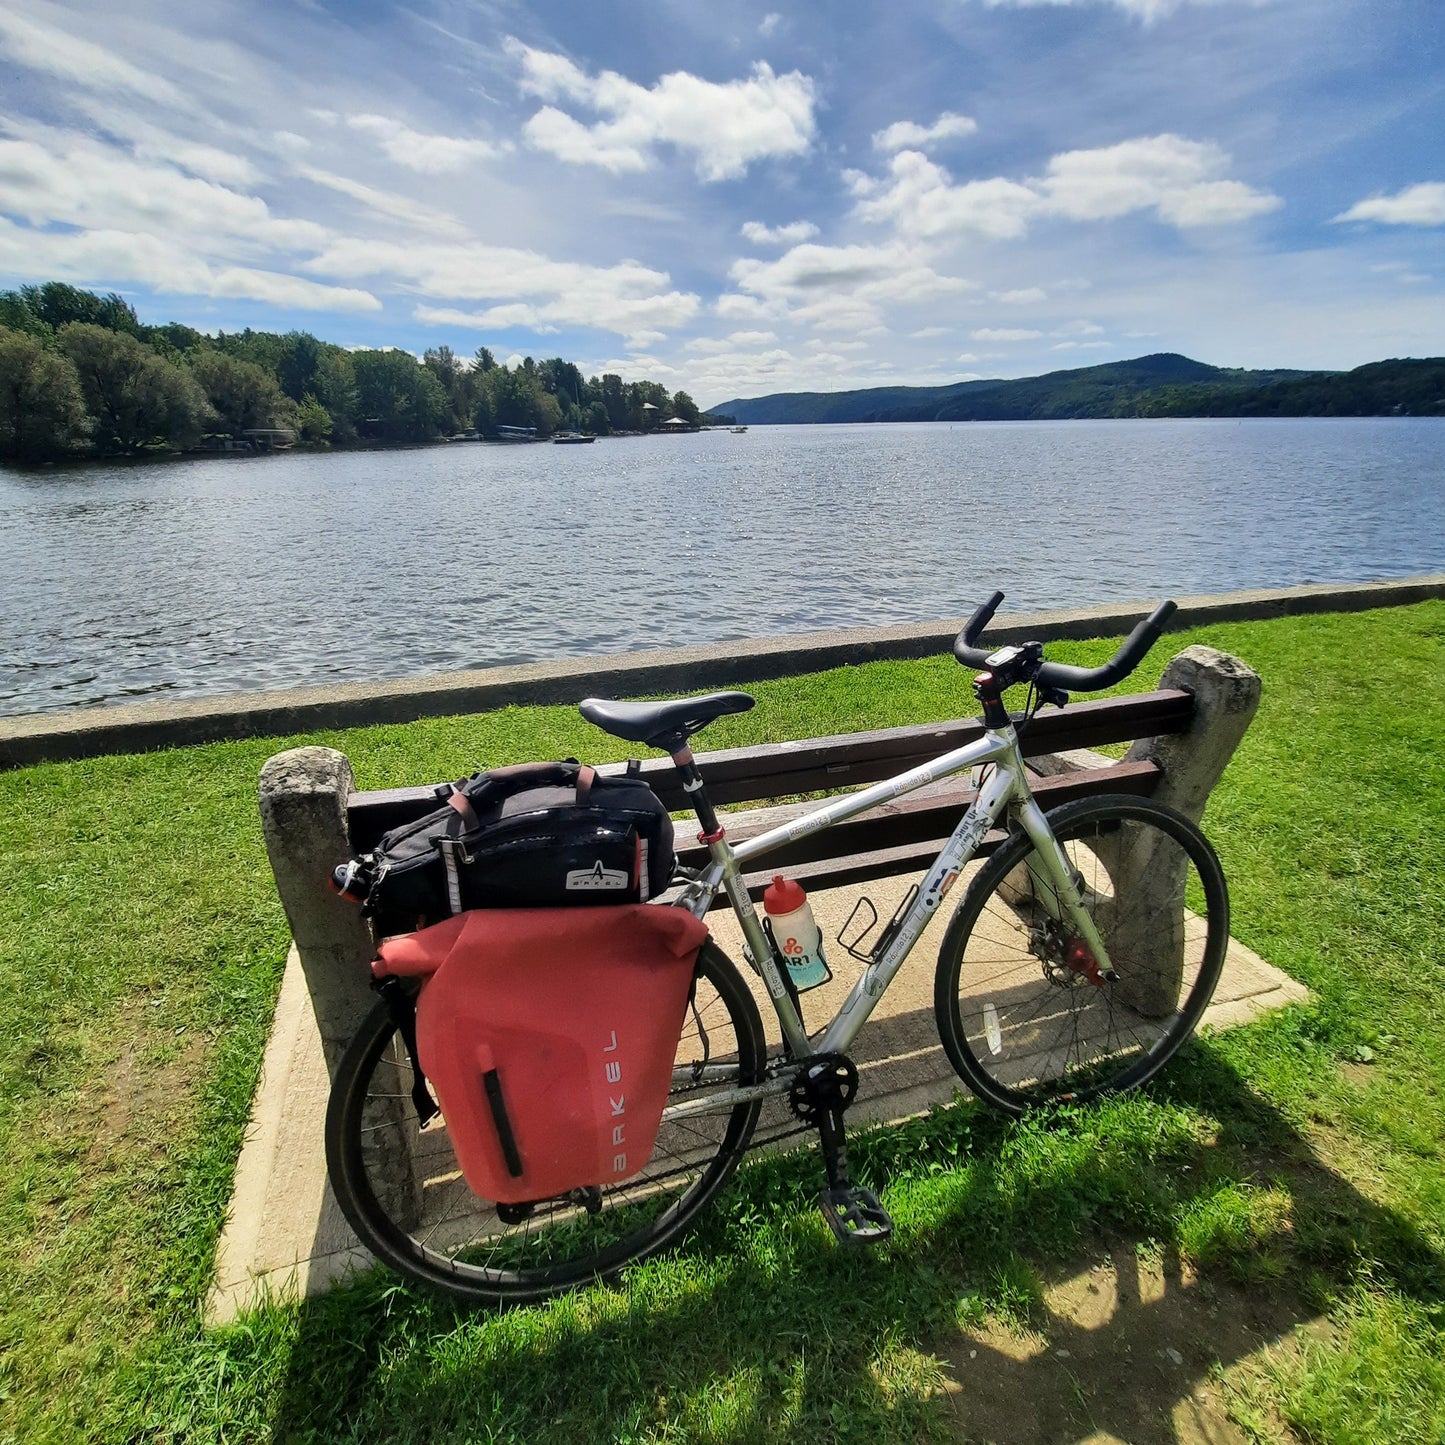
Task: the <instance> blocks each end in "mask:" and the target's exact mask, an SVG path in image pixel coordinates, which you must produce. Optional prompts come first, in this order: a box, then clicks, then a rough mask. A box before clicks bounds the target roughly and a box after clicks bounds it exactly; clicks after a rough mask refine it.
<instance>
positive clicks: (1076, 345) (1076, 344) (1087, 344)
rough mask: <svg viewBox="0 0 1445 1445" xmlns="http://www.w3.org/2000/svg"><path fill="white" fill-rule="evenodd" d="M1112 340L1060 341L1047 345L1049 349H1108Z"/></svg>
mask: <svg viewBox="0 0 1445 1445" xmlns="http://www.w3.org/2000/svg"><path fill="white" fill-rule="evenodd" d="M1112 344H1113V343H1112V342H1108V341H1060V342H1058V343H1057V344H1055V345H1054V346H1051V347H1049V350H1050V351H1098V350H1105V351H1107V350H1109V349H1110V347H1111V346H1112Z"/></svg>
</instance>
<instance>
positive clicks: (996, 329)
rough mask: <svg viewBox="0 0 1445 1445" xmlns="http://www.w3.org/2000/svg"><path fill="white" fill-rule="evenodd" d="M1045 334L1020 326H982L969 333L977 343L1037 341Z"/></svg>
mask: <svg viewBox="0 0 1445 1445" xmlns="http://www.w3.org/2000/svg"><path fill="white" fill-rule="evenodd" d="M1043 334H1044V333H1043V332H1042V331H1030V330H1028V329H1027V328H1025V327H1018V326H981V327H980V328H979V329H978V330H977V331H971V332H970V333H969V335H970V336H972V337H973V339H974V340H975V341H1037V340H1038V339H1039V337H1041V336H1042V335H1043Z"/></svg>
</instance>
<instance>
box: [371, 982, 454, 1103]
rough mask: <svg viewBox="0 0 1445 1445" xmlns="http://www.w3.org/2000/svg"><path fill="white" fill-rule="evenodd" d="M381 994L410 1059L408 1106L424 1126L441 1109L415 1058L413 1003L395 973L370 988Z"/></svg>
mask: <svg viewBox="0 0 1445 1445" xmlns="http://www.w3.org/2000/svg"><path fill="white" fill-rule="evenodd" d="M372 987H373V988H375V989H376V991H377V993H379V994H380V995H381V1001H382V1002H383V1003H384V1004H385V1005H386V1011H387V1013H389V1014H390V1015H391V1021H392V1023H393V1024H395V1025H396V1031H397V1033H399V1034H400V1035H401V1041H402V1043H404V1044H405V1045H406V1056H407V1058H409V1059H410V1060H411V1103H412V1107H413V1108H414V1109H415V1110H416V1117H417V1122H418V1123H419V1124H422V1125H425V1124H427V1123H428V1122H430V1120H432V1119H434V1118H435V1117H436V1116H437V1115H438V1114H439V1113H440V1112H441V1110H440V1109H438V1108H437V1106H436V1101H435V1100H434V1099H433V1098H432V1096H431V1090H430V1089H428V1088H427V1086H426V1075H425V1074H424V1073H422V1071H421V1060H420V1059H419V1058H417V1056H416V1004H415V1003H414V1002H413V1001H412V997H411V995H410V994H409V993H408V992H407V991H406V989H405V988H403V987H402V982H401V980H400V979H399V978H397V977H396V976H395V975H394V974H393V975H391V976H389V977H387V978H384V979H381V980H380V981H379V982H377V983H375V984H373V985H372Z"/></svg>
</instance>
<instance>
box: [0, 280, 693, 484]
mask: <svg viewBox="0 0 1445 1445" xmlns="http://www.w3.org/2000/svg"><path fill="white" fill-rule="evenodd" d="M674 416H676V417H681V418H682V419H683V420H685V421H687V422H688V423H689V424H691V425H697V424H699V423H700V422H701V421H702V420H703V419H704V418H703V417H702V416H701V414H700V412H699V410H698V407H697V405H696V403H695V402H694V401H693V399H692V398H691V397H690V396H689V395H688V394H687V393H686V392H685V391H678V392H669V391H668V390H667V388H666V387H665V386H662V385H661V384H660V383H658V382H652V381H634V382H624V381H623V380H622V378H621V377H620V376H616V375H614V374H612V373H610V372H609V373H607V374H605V375H603V376H601V377H596V376H593V377H586V376H583V374H582V372H581V371H580V370H579V369H578V367H576V366H575V365H574V364H573V363H572V362H570V361H564V360H563V359H562V358H561V357H554V358H552V359H551V360H546V361H534V360H533V358H532V357H530V356H529V357H527V358H526V359H525V360H524V361H523V362H522V363H521V364H520V365H518V366H510V367H509V366H505V365H500V364H498V362H497V360H496V358H495V357H494V356H493V354H492V352H491V351H490V350H488V348H487V347H485V346H483V347H479V348H478V350H477V352H476V354H475V356H472V357H462V356H458V355H456V354H454V353H453V352H452V350H451V348H450V347H447V346H438V347H434V348H432V349H431V350H429V351H427V352H426V354H425V355H424V356H423V357H422V358H421V360H420V361H418V360H417V358H416V357H414V356H413V355H412V354H411V353H410V352H406V351H395V350H389V351H369V350H365V351H349V350H347V349H346V348H344V347H341V346H336V345H333V344H332V343H330V342H326V341H320V340H318V339H317V338H316V337H315V336H312V335H311V334H310V333H309V332H306V331H288V332H286V333H284V334H278V333H276V332H270V331H253V330H251V329H250V328H249V327H248V328H247V329H246V330H244V331H239V332H230V333H226V332H221V333H219V334H218V335H215V336H210V335H207V334H206V333H204V332H201V331H197V330H195V329H194V328H193V327H190V326H183V325H180V324H179V323H176V322H171V323H168V324H166V325H162V326H148V325H145V324H144V323H142V322H141V321H140V319H139V318H138V317H137V315H136V312H135V308H134V307H133V306H131V305H130V303H129V302H127V301H126V300H124V298H122V297H120V296H117V295H114V294H112V295H108V296H100V295H96V294H95V293H94V292H91V291H83V290H80V289H78V288H77V287H74V286H68V285H65V284H64V283H63V282H59V281H51V282H47V283H46V284H44V285H41V286H23V287H20V288H19V289H17V290H13V291H0V457H3V458H6V459H9V460H14V461H29V462H35V461H48V460H58V459H60V458H64V457H74V456H136V455H141V454H144V453H147V452H154V451H188V450H192V449H195V448H197V447H199V446H201V445H202V444H203V443H204V444H209V445H218V444H219V445H224V444H225V442H226V439H235V440H240V439H242V438H244V437H245V434H246V433H247V432H248V431H252V430H254V429H257V428H283V429H287V430H292V431H294V432H295V433H296V434H297V437H298V438H299V440H300V441H301V442H302V443H303V444H306V445H311V446H318V447H324V446H355V445H367V444H372V443H414V442H428V441H435V440H436V439H437V438H439V437H443V436H454V435H457V434H463V433H469V432H475V433H477V434H480V435H481V436H485V437H495V436H497V435H499V434H500V433H499V430H498V429H499V428H503V427H523V428H535V430H536V432H537V434H538V435H539V436H548V435H550V434H551V433H553V432H555V431H560V430H575V431H582V432H586V433H590V434H593V435H608V434H610V433H613V432H625V431H634V432H640V431H645V430H647V429H648V427H649V426H651V425H655V424H656V423H657V422H658V421H661V420H664V419H667V418H670V417H674ZM720 420H721V419H720Z"/></svg>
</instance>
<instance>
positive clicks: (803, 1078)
mask: <svg viewBox="0 0 1445 1445" xmlns="http://www.w3.org/2000/svg"><path fill="white" fill-rule="evenodd" d="M857 1093H858V1066H857V1065H856V1064H855V1063H854V1062H853V1060H852V1059H850V1058H848V1057H847V1056H846V1055H845V1054H818V1055H817V1056H816V1057H815V1058H811V1059H809V1060H808V1061H807V1063H806V1064H804V1065H803V1068H802V1070H801V1071H800V1072H799V1074H798V1076H797V1078H795V1079H794V1080H793V1084H792V1087H791V1088H790V1089H789V1090H788V1107H789V1108H790V1109H791V1110H792V1111H793V1113H794V1114H795V1115H797V1117H798V1118H799V1119H801V1120H802V1121H803V1122H804V1123H805V1124H815V1125H817V1128H818V1138H819V1141H820V1143H821V1144H822V1146H823V1167H824V1169H825V1170H826V1171H827V1174H828V1187H827V1188H826V1189H825V1190H823V1192H822V1193H821V1194H819V1195H818V1208H819V1209H820V1210H822V1212H823V1218H824V1219H826V1220H827V1221H828V1228H829V1229H831V1230H832V1231H833V1234H834V1236H835V1237H836V1238H837V1239H838V1240H839V1241H840V1242H841V1243H844V1244H876V1243H877V1242H878V1241H880V1240H884V1239H887V1238H888V1236H889V1235H890V1234H892V1233H893V1221H892V1219H890V1218H889V1216H888V1211H887V1210H886V1209H884V1207H883V1205H882V1203H881V1202H880V1201H879V1198H878V1196H877V1195H876V1194H875V1193H874V1192H873V1191H872V1190H871V1189H865V1188H863V1187H862V1186H861V1185H855V1184H853V1183H852V1182H850V1180H849V1178H848V1151H847V1149H846V1147H845V1145H844V1138H843V1112H844V1110H846V1109H847V1107H848V1106H849V1104H851V1103H852V1102H853V1099H854V1097H855V1096H856V1095H857Z"/></svg>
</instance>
